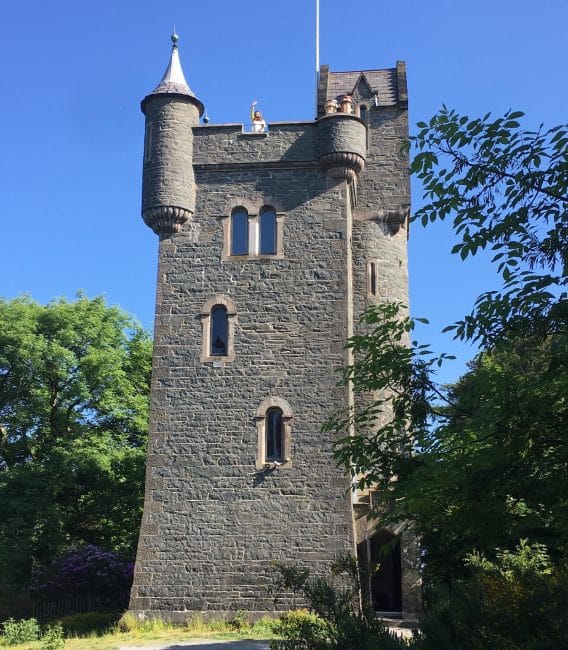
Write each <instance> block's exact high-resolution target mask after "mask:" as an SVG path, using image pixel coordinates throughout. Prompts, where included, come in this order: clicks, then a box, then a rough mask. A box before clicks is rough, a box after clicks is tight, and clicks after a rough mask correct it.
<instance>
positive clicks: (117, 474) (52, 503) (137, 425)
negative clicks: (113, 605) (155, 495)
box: [0, 295, 151, 586]
mask: <svg viewBox="0 0 568 650" xmlns="http://www.w3.org/2000/svg"><path fill="white" fill-rule="evenodd" d="M0 322H2V330H1V331H0V425H1V427H2V440H1V443H0V574H1V575H2V579H3V582H5V583H6V584H11V585H15V586H19V585H22V584H25V583H26V582H27V581H28V580H29V577H30V575H31V570H32V569H33V568H34V567H36V566H42V565H46V564H48V563H49V562H50V561H51V560H52V559H53V557H54V556H56V555H58V554H59V553H60V552H61V551H62V550H63V549H65V548H67V547H71V546H77V545H80V544H82V543H92V544H98V545H100V546H102V547H104V548H106V549H109V550H116V551H122V552H125V553H127V554H129V555H131V554H132V552H133V548H134V544H135V541H136V535H137V531H138V524H139V518H140V513H141V505H142V486H143V475H144V459H145V444H146V436H147V414H148V395H149V380H150V369H151V342H150V340H149V337H148V335H147V333H146V332H145V331H144V330H143V329H142V328H141V327H140V326H139V325H137V324H136V323H135V322H134V321H133V320H132V319H131V318H130V317H129V316H128V315H127V314H125V313H124V312H123V311H122V310H120V309H118V308H116V307H109V306H107V305H106V304H105V301H104V299H103V298H95V299H94V300H89V299H87V298H86V297H84V296H82V295H79V296H78V298H77V300H76V301H74V302H67V301H66V300H63V299H61V300H55V301H53V302H51V303H50V304H48V305H40V304H38V303H36V302H34V301H32V300H31V299H30V298H27V297H23V298H17V299H15V300H12V301H3V300H2V301H0Z"/></svg>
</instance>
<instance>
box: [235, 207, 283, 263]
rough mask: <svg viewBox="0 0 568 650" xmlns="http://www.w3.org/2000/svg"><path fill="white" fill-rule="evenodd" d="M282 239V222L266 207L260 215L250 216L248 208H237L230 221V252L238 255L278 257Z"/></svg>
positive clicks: (273, 210) (273, 211)
mask: <svg viewBox="0 0 568 650" xmlns="http://www.w3.org/2000/svg"><path fill="white" fill-rule="evenodd" d="M281 237H282V233H281V222H280V223H279V221H278V219H277V218H276V211H275V209H274V208H273V207H272V206H269V205H266V206H264V207H262V208H261V209H260V212H259V214H258V215H253V214H249V213H248V211H247V210H246V208H244V207H241V206H239V207H237V208H234V210H233V211H232V212H231V218H230V221H229V251H230V255H231V256H236V255H239V256H240V255H248V256H256V255H277V254H278V239H279V238H281Z"/></svg>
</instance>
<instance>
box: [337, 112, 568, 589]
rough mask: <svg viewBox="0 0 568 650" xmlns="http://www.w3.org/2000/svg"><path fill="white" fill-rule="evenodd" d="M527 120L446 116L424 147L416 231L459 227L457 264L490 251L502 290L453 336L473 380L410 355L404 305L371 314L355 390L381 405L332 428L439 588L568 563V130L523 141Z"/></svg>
mask: <svg viewBox="0 0 568 650" xmlns="http://www.w3.org/2000/svg"><path fill="white" fill-rule="evenodd" d="M521 116H522V114H521V113H512V112H509V113H507V114H506V115H505V116H504V117H502V118H499V119H496V120H490V116H489V115H486V116H485V117H484V118H483V119H473V120H471V119H469V118H468V117H465V116H460V115H458V114H457V113H455V112H454V111H450V110H447V109H445V108H444V109H443V110H442V111H441V112H440V113H439V114H438V115H436V116H434V117H433V118H432V119H431V120H430V122H429V123H428V124H426V123H420V124H419V125H418V126H419V128H420V132H419V133H418V135H417V136H416V137H414V138H413V139H412V140H413V145H414V147H415V150H416V155H415V157H414V161H413V163H412V170H413V172H414V173H415V174H416V175H417V176H418V178H419V179H420V180H421V181H422V183H423V187H424V192H425V199H426V204H425V205H424V207H422V208H421V209H420V210H419V211H418V212H417V213H416V215H415V217H414V219H415V220H419V221H422V223H423V224H427V223H430V222H433V221H436V220H444V219H447V218H450V219H451V220H452V224H453V229H454V232H455V233H456V234H457V235H458V236H459V238H460V241H459V242H458V243H457V244H456V246H455V247H454V249H453V252H454V253H457V254H459V255H460V256H461V257H462V259H465V258H466V257H468V256H474V255H475V254H476V253H477V252H478V251H479V250H481V249H489V250H492V251H493V253H494V255H493V261H494V262H495V264H496V265H497V270H498V272H499V273H500V274H501V276H502V286H501V287H500V288H499V289H497V290H491V291H488V292H485V293H483V294H482V295H481V296H480V297H479V298H478V299H477V301H476V303H475V305H474V307H473V309H472V311H471V313H470V314H468V315H467V316H465V318H464V319H463V320H462V321H460V322H458V323H456V324H455V325H452V326H450V327H449V328H448V329H449V330H453V331H454V334H455V336H457V337H459V338H462V339H466V340H470V341H476V342H477V343H478V344H479V345H480V347H481V352H480V354H479V356H478V357H477V358H476V359H475V360H474V362H473V363H472V364H471V366H470V370H469V372H468V373H467V374H466V375H465V376H464V377H463V378H462V379H461V380H460V381H459V382H458V383H457V384H455V385H454V386H452V387H449V388H444V387H440V386H438V385H437V384H436V383H435V381H434V374H433V371H434V370H435V369H436V368H437V366H438V365H439V364H441V363H442V362H443V358H444V355H441V357H434V356H433V355H432V354H431V351H430V349H429V348H428V346H424V345H418V344H416V343H413V344H412V346H410V347H408V346H407V344H406V341H407V338H408V336H409V334H410V333H411V332H412V330H413V328H414V324H415V322H414V321H413V320H412V319H410V318H408V317H407V316H405V315H404V312H403V311H401V307H400V305H389V304H387V305H380V306H377V307H372V308H370V309H369V310H368V311H367V312H366V314H365V315H364V317H363V320H364V322H365V323H366V324H367V331H366V333H364V334H362V335H360V336H355V337H353V338H352V339H351V340H350V342H349V346H350V347H351V348H352V349H353V352H354V359H355V362H354V364H353V365H352V367H350V368H346V369H345V370H344V381H345V382H352V385H353V387H354V390H355V391H356V392H357V393H368V392H374V393H375V394H377V392H378V394H379V395H381V396H382V397H381V398H380V399H379V400H377V401H375V402H374V403H373V404H372V405H371V406H369V407H367V408H364V409H361V410H359V411H357V412H344V413H340V414H338V415H337V416H336V417H334V418H333V419H332V420H331V421H330V422H328V424H327V425H326V428H327V430H329V431H332V432H333V433H334V434H335V435H337V436H339V442H338V444H337V447H336V453H337V457H338V459H339V460H340V461H341V462H342V463H343V464H344V465H345V466H346V467H348V468H350V470H351V471H353V472H355V473H356V474H357V475H360V476H362V478H361V483H362V484H363V485H373V486H376V500H375V503H376V504H377V506H376V511H375V514H380V516H381V518H382V519H383V520H386V521H387V522H389V521H390V522H391V523H394V522H396V523H398V524H401V523H406V524H407V525H409V526H413V527H414V529H415V530H416V532H417V533H418V534H419V535H420V537H421V538H422V542H423V547H424V551H425V556H424V560H425V567H426V572H427V575H428V576H430V578H431V579H432V580H438V581H439V580H451V579H453V578H455V577H457V576H460V575H464V574H465V573H467V571H468V565H467V562H466V559H467V558H468V557H470V556H471V553H473V552H474V551H478V552H480V553H482V554H484V556H487V557H489V558H491V559H495V558H496V557H498V556H499V553H502V552H503V549H509V550H513V549H514V548H515V547H517V546H518V545H519V543H520V540H522V539H530V540H531V542H536V543H542V544H544V545H545V548H546V550H547V552H548V553H549V554H550V555H551V557H552V559H553V560H554V561H555V562H558V563H561V562H565V561H566V558H567V551H568V545H567V543H568V515H567V507H566V506H567V494H568V489H567V488H568V484H567V476H568V453H567V441H566V433H567V422H568V419H567V403H566V395H567V394H568V390H567V389H568V354H567V352H568V328H567V325H568V300H567V294H566V281H567V261H568V220H567V219H566V207H567V200H566V194H567V192H566V190H567V187H568V156H567V143H568V135H567V134H568V131H567V129H566V128H565V127H556V128H553V129H550V130H548V131H545V130H544V129H542V128H540V129H539V130H537V131H536V132H527V131H523V130H522V129H521V128H520V125H519V123H518V121H517V120H518V118H519V117H521ZM379 411H382V412H387V413H388V414H389V415H390V416H391V419H390V421H389V422H388V423H387V424H386V425H381V426H377V422H378V421H379V420H378V417H377V415H378V412H379ZM351 423H354V424H355V430H356V431H357V435H355V436H349V435H347V431H348V426H349V425H350V424H351ZM402 432H404V433H402ZM393 477H394V478H395V480H393Z"/></svg>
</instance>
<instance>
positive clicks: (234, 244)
mask: <svg viewBox="0 0 568 650" xmlns="http://www.w3.org/2000/svg"><path fill="white" fill-rule="evenodd" d="M248 252H249V224H248V212H247V211H246V210H245V209H244V208H235V209H234V210H233V212H232V214H231V255H248Z"/></svg>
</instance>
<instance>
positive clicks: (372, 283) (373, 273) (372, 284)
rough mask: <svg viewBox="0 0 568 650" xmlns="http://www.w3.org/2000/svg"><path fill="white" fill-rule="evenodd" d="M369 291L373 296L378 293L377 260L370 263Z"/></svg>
mask: <svg viewBox="0 0 568 650" xmlns="http://www.w3.org/2000/svg"><path fill="white" fill-rule="evenodd" d="M369 293H370V294H371V295H372V296H376V295H377V264H376V262H370V263H369Z"/></svg>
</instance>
